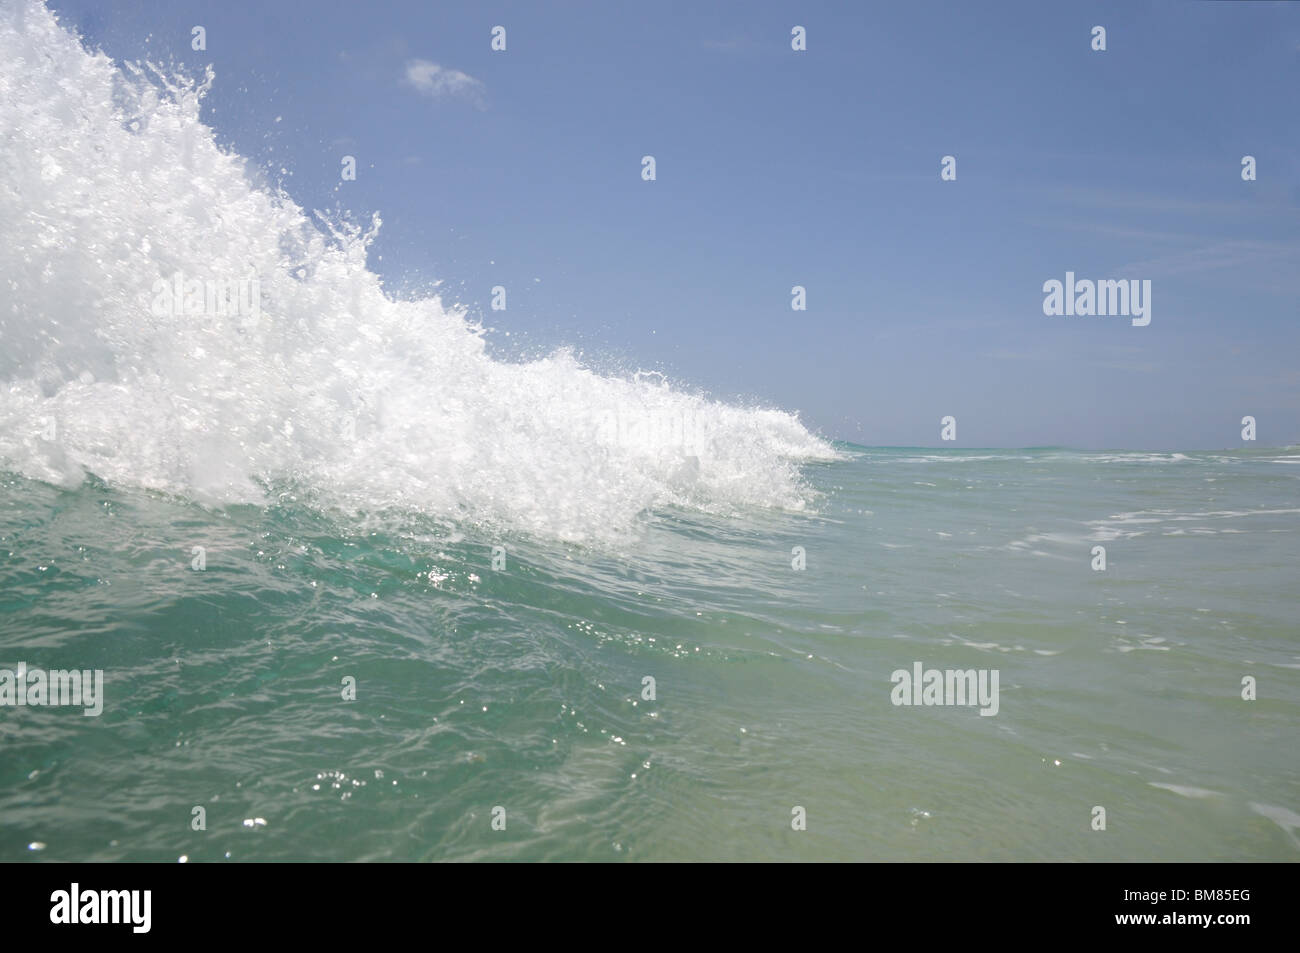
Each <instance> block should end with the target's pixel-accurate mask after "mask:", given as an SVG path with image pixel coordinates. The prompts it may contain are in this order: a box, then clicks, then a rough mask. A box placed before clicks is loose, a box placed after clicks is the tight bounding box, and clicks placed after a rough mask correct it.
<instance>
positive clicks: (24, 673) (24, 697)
mask: <svg viewBox="0 0 1300 953" xmlns="http://www.w3.org/2000/svg"><path fill="white" fill-rule="evenodd" d="M0 706H12V707H15V708H42V707H48V708H62V707H77V708H84V709H85V711H84V712H83V714H84V715H85V716H86V717H87V718H95V717H98V716H99V715H100V714H101V713H102V712H103V710H104V671H103V669H98V668H96V669H85V670H84V671H78V670H77V669H71V670H66V671H65V670H63V669H51V670H49V671H46V670H44V669H39V668H32V669H29V668H28V667H27V663H26V662H19V663H18V665H17V666H16V667H15V668H13V669H7V668H0Z"/></svg>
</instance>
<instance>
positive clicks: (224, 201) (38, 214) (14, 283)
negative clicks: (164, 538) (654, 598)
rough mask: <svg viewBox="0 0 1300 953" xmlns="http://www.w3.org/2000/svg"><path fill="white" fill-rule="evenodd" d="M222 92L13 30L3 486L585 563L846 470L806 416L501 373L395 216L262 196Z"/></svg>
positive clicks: (629, 384) (538, 373) (801, 496)
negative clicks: (315, 518)
mask: <svg viewBox="0 0 1300 953" xmlns="http://www.w3.org/2000/svg"><path fill="white" fill-rule="evenodd" d="M211 82H212V76H211V74H209V75H208V76H207V77H205V79H204V81H202V82H198V81H195V80H194V79H193V78H187V77H184V76H179V77H172V76H166V75H164V74H163V73H162V72H161V71H159V70H157V69H154V68H152V67H148V66H146V67H144V68H140V67H136V66H134V65H130V64H128V65H126V66H124V67H118V66H117V65H115V64H114V63H113V62H112V61H111V60H110V59H109V58H108V57H107V56H105V55H103V54H98V53H92V52H89V51H87V50H86V49H85V48H84V47H83V46H82V44H81V42H80V40H79V39H78V38H77V37H76V36H74V35H73V34H72V33H70V32H68V30H67V29H65V28H64V27H63V26H62V25H61V24H59V23H58V22H57V20H56V18H55V17H54V16H53V15H52V14H51V13H50V11H48V10H47V9H46V8H45V7H44V6H43V5H41V4H39V3H36V2H34V0H16V2H6V3H5V4H4V5H3V9H0V149H2V150H3V153H2V155H3V160H2V163H0V165H2V167H3V169H4V175H3V176H2V177H0V178H2V179H3V181H0V222H3V223H4V225H3V227H4V231H5V242H4V244H3V246H2V247H0V288H3V289H4V291H5V299H6V302H5V306H3V307H2V308H0V340H3V342H4V347H3V348H2V349H0V384H2V385H3V387H2V389H0V465H3V466H5V467H7V468H9V469H12V470H15V471H17V472H18V473H20V474H22V475H23V476H26V477H28V478H34V479H40V480H44V481H47V482H51V483H55V484H57V485H61V486H65V487H73V486H76V485H78V484H80V483H81V482H82V481H83V480H84V479H85V478H86V476H87V474H93V475H94V476H95V477H97V478H99V479H101V480H103V481H105V482H107V483H109V484H113V485H119V486H130V487H141V488H146V489H150V490H158V491H163V492H167V493H173V494H177V495H181V496H185V497H187V498H192V499H196V500H199V501H202V502H204V503H209V504H218V505H219V504H229V503H241V502H262V501H263V500H265V499H266V498H267V496H268V493H269V492H270V491H271V490H272V489H273V488H275V487H277V486H283V485H286V484H287V485H289V486H292V487H295V488H297V489H299V490H301V491H304V492H306V493H307V494H308V495H309V496H310V497H311V498H312V499H313V500H315V501H317V502H318V503H320V504H321V505H322V506H326V507H330V508H337V509H340V510H343V511H346V512H359V511H363V510H369V511H374V510H391V509H397V510H411V511H417V512H420V513H424V514H429V515H432V516H434V517H437V518H446V519H453V520H457V521H461V520H469V521H472V522H476V523H482V524H491V525H494V526H503V527H506V528H509V529H514V530H520V531H524V532H530V533H537V534H540V535H544V536H549V537H554V538H559V539H564V540H570V541H583V540H591V539H595V538H599V537H601V536H605V535H608V534H610V533H619V532H624V531H627V530H629V529H632V528H634V527H635V526H636V524H637V519H638V516H639V515H640V514H642V513H644V512H646V511H647V510H650V509H654V508H659V507H665V506H684V507H689V508H694V509H697V510H704V511H708V512H726V511H728V510H729V509H731V508H735V507H745V506H759V507H774V508H784V509H795V510H798V509H802V508H804V507H806V506H807V504H808V502H809V499H810V497H809V491H808V490H807V488H806V485H805V484H804V482H803V481H802V479H801V477H800V473H799V465H800V463H802V462H805V461H808V460H813V459H831V458H833V457H834V456H835V454H834V451H833V450H832V449H831V448H830V447H829V445H828V444H826V443H825V442H824V441H823V440H821V439H819V438H817V437H815V436H814V435H813V434H811V433H810V432H809V431H808V430H807V429H806V428H805V427H804V426H802V425H801V423H800V422H799V421H798V419H797V418H796V417H795V416H794V415H792V414H788V413H784V412H780V411H776V410H770V409H761V408H747V407H739V406H729V405H725V404H721V403H717V402H714V401H710V400H706V399H704V398H701V397H699V396H695V395H692V394H689V393H685V392H683V391H681V390H678V389H675V388H673V387H671V386H670V385H669V384H667V383H666V382H665V381H664V380H663V379H662V378H661V377H659V376H658V375H653V374H638V375H630V376H627V377H618V376H607V375H602V374H599V373H596V372H594V371H593V370H591V369H589V368H587V367H584V366H583V365H582V364H581V362H580V361H579V360H578V359H577V358H576V357H575V356H574V355H573V354H572V353H571V352H569V351H564V350H562V351H559V352H557V353H554V354H552V355H551V356H549V357H547V358H545V359H543V360H536V361H533V362H531V363H507V362H501V361H497V360H493V359H492V358H491V357H489V355H488V354H487V351H486V343H485V341H484V339H483V336H482V330H481V328H479V327H477V326H476V325H474V324H473V323H472V322H471V321H469V320H467V317H466V314H465V312H464V311H463V310H462V309H458V308H455V307H450V306H447V305H445V304H444V303H443V302H442V301H441V300H440V299H439V298H437V297H428V298H423V299H420V300H402V301H397V300H393V299H392V298H390V297H389V296H387V295H386V294H385V293H384V289H383V286H382V283H381V280H380V278H379V277H378V276H377V275H376V274H374V273H373V272H371V271H369V270H368V269H367V267H366V252H367V248H368V246H369V244H370V243H371V241H373V239H374V236H375V233H376V231H377V229H378V227H379V220H378V217H377V216H376V218H375V220H374V222H373V225H372V226H371V227H370V228H369V229H362V228H360V227H358V226H356V225H351V224H348V223H347V222H338V221H332V220H329V219H327V218H326V217H324V216H321V215H320V214H319V213H317V215H316V216H315V219H313V217H309V216H308V215H307V214H306V213H305V211H304V210H303V209H302V208H301V207H299V206H298V205H297V204H295V203H294V202H293V200H292V199H290V198H289V197H288V196H287V195H285V194H283V192H277V191H275V190H273V189H271V188H268V187H266V186H264V185H260V184H258V183H257V181H256V180H257V174H256V170H252V169H250V168H249V167H248V165H247V163H246V162H245V161H244V160H243V159H242V158H241V157H239V156H237V155H234V154H231V153H230V152H228V151H223V149H222V148H220V147H219V146H218V144H217V143H216V141H215V140H214V137H213V133H212V130H211V129H209V128H208V127H206V126H205V125H204V124H203V123H202V122H201V121H200V118H199V112H200V104H201V101H202V97H203V95H204V93H205V92H206V90H207V88H208V87H209V86H210V85H211ZM318 225H319V227H318ZM178 276H179V278H178ZM177 281H179V282H180V284H179V285H178V284H177V283H176V282H177ZM220 282H224V283H226V284H225V285H222V284H218V283H220ZM173 290H175V291H176V292H179V293H178V294H175V295H173V294H172V291H173ZM241 305H242V308H241Z"/></svg>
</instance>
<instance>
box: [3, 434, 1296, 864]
mask: <svg viewBox="0 0 1300 953" xmlns="http://www.w3.org/2000/svg"><path fill="white" fill-rule="evenodd" d="M841 449H842V450H843V451H844V456H845V459H843V460H840V461H836V462H827V463H818V464H811V465H808V466H806V467H805V476H806V478H807V479H808V481H809V483H810V484H811V487H812V489H813V490H814V491H815V492H814V495H813V499H814V505H813V506H812V507H811V508H810V509H809V510H808V511H806V512H782V511H774V510H770V509H758V508H754V509H749V510H746V509H743V508H741V509H737V510H734V511H731V512H728V513H727V514H725V515H714V516H708V515H702V514H701V513H699V512H695V511H688V510H686V509H682V508H665V509H662V510H659V511H654V512H647V513H645V514H643V516H642V519H641V520H640V523H639V525H638V527H637V529H636V530H635V531H634V532H633V533H632V534H630V535H629V536H627V537H626V538H624V539H622V540H621V541H620V542H618V543H608V544H600V545H577V544H557V543H554V542H548V541H546V540H545V539H541V538H538V537H530V536H528V535H523V534H514V535H512V534H504V535H503V534H499V533H483V532H476V531H475V530H472V529H465V528H464V527H459V528H458V527H457V526H456V525H455V524H448V523H446V522H434V521H426V520H423V519H422V518H421V517H420V516H419V515H417V514H410V513H408V514H405V515H403V516H395V515H393V514H388V515H385V516H382V517H381V516H374V517H372V518H369V519H366V518H358V517H356V516H355V515H353V516H347V517H344V516H341V515H337V514H335V515H331V514H330V513H329V512H328V511H327V510H323V509H321V508H319V507H316V506H313V505H311V504H309V503H307V502H304V501H301V500H298V499H296V498H295V496H296V494H295V493H294V491H293V490H292V489H289V488H272V502H270V503H268V504H267V505H260V506H253V505H247V506H239V505H236V506H227V507H204V506H200V505H197V504H195V503H192V502H189V501H187V500H185V499H183V498H178V497H174V496H168V495H163V494H158V493H153V492H148V491H143V490H124V489H116V488H111V487H109V486H106V485H104V484H103V483H101V482H99V481H98V480H95V479H94V478H91V479H90V480H88V481H87V482H86V483H84V484H83V485H82V486H80V487H79V488H76V489H73V490H68V489H60V488H56V487H54V486H51V485H48V484H45V483H42V482H38V481H33V480H30V479H25V478H21V477H18V476H15V475H13V474H9V475H7V476H5V477H4V479H3V482H2V483H0V665H3V666H5V667H9V668H12V667H13V665H14V664H16V663H17V662H19V661H24V662H26V663H27V665H28V666H29V667H31V668H44V669H56V668H79V669H96V668H97V669H102V670H103V671H104V673H105V696H106V697H105V702H104V709H103V713H102V715H100V716H99V717H97V718H96V717H84V716H83V715H82V714H81V711H80V710H78V709H72V708H53V707H47V708H31V707H28V708H13V707H10V708H4V709H0V859H2V860H7V861H12V860H20V859H30V860H96V861H110V860H112V861H116V860H126V861H175V860H177V859H179V858H182V857H184V858H187V859H188V860H189V861H190V862H202V861H217V862H221V861H271V860H310V861H379V860H382V861H469V860H512V861H536V860H565V861H580V860H586V861H592V860H594V861H685V860H738V861H739V860H744V861H772V860H886V861H901V860H927V861H943V860H993V861H1004V860H1080V861H1084V860H1090V861H1138V860H1143V861H1252V860H1280V861H1292V860H1296V859H1298V858H1300V841H1298V840H1297V833H1298V831H1297V825H1298V824H1300V815H1297V813H1296V811H1297V809H1298V808H1300V759H1298V758H1297V745H1296V738H1297V730H1298V729H1300V642H1298V640H1297V634H1296V621H1295V610H1296V606H1297V599H1296V557H1297V555H1298V554H1300V535H1298V534H1300V502H1298V500H1297V490H1298V489H1300V483H1298V482H1297V480H1298V478H1300V451H1294V450H1292V451H1287V450H1281V451H1278V450H1260V451H1231V452H1216V453H1187V454H1168V453H1161V454H1155V453H1152V454H1146V453H1130V452H1114V453H1095V452H1092V453H1090V452H1071V451H1064V450H1055V449H1051V450H1029V451H997V450H983V451H982V450H973V451H965V450H945V451H935V450H907V449H905V450H886V449H864V448H858V447H841ZM1098 545H1100V546H1104V547H1105V550H1106V560H1107V562H1106V568H1105V570H1104V571H1097V570H1094V569H1093V568H1092V566H1093V562H1094V556H1093V554H1092V550H1093V547H1094V546H1098ZM195 546H202V547H204V551H205V558H206V568H204V569H202V570H197V569H195V568H193V566H194V556H193V547H195ZM494 546H498V547H501V549H500V550H498V551H497V553H498V564H497V565H498V568H496V569H494V568H493V547H494ZM795 547H802V548H803V553H804V568H803V569H797V568H795V564H797V562H798V557H797V555H796V554H795ZM502 552H503V554H504V560H505V561H504V565H502V564H501V563H500V556H501V555H502ZM916 662H920V663H922V664H923V665H924V667H926V668H932V667H933V668H939V669H985V670H997V671H998V672H999V674H1000V703H999V706H998V711H997V714H996V715H993V716H991V717H989V716H981V715H980V714H979V711H978V709H977V708H974V707H970V706H964V707H961V706H920V707H916V706H901V705H895V704H893V703H892V701H891V690H892V688H893V685H892V683H891V680H890V679H891V673H892V672H894V671H896V670H899V669H905V670H910V669H911V668H912V666H913V664H914V663H916ZM1245 676H1251V677H1253V678H1254V679H1255V680H1256V683H1257V698H1256V699H1255V700H1243V698H1242V692H1243V689H1242V679H1243V677H1245ZM348 677H350V678H352V679H355V699H354V700H345V698H344V697H343V696H344V694H345V688H346V685H345V683H344V679H345V678H348ZM647 677H649V678H653V680H654V681H653V686H654V691H653V692H652V693H651V692H649V690H648V685H649V683H647V682H646V681H645V679H646V678H647ZM650 694H653V696H654V697H653V699H650V698H648V697H646V696H647V695H650ZM1098 806H1100V807H1103V808H1104V809H1105V819H1106V824H1105V829H1104V830H1094V829H1093V827H1094V820H1093V818H1094V808H1095V807H1098ZM196 807H202V808H203V809H204V812H205V814H206V818H205V819H206V829H205V830H195V829H193V826H194V823H193V819H194V817H195V811H194V809H195V808H196ZM796 808H802V809H803V816H805V817H806V829H802V830H796V829H795V827H796V826H797V825H796V824H795V813H794V812H795V809H796ZM494 809H500V810H497V811H496V812H495V816H496V818H497V824H496V825H494V824H493V819H494ZM498 828H503V829H498ZM33 845H37V846H33Z"/></svg>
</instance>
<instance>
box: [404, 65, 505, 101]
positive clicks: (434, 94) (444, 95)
mask: <svg viewBox="0 0 1300 953" xmlns="http://www.w3.org/2000/svg"><path fill="white" fill-rule="evenodd" d="M402 82H403V84H405V85H407V86H410V87H411V88H412V89H414V90H415V91H416V92H418V93H421V94H423V95H425V96H428V97H429V98H430V99H437V100H442V99H464V100H467V101H468V102H470V103H473V104H474V105H475V106H477V107H478V108H479V109H484V108H486V105H485V104H486V100H485V94H486V92H487V87H486V86H484V85H483V83H482V81H480V80H477V79H475V78H474V77H473V76H470V75H469V74H468V73H462V72H461V71H460V70H458V69H448V68H447V67H445V66H439V65H438V64H437V63H433V62H430V61H429V60H408V61H407V63H406V75H405V76H404V77H403V79H402Z"/></svg>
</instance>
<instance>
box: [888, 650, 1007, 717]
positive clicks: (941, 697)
mask: <svg viewBox="0 0 1300 953" xmlns="http://www.w3.org/2000/svg"><path fill="white" fill-rule="evenodd" d="M998 678H999V673H998V670H997V669H996V668H995V669H987V668H981V669H973V668H968V669H965V670H961V669H951V668H950V669H946V670H940V669H937V668H930V669H927V668H925V667H924V666H923V665H922V664H921V663H920V662H913V663H912V670H911V671H910V672H909V671H908V670H907V669H905V668H900V669H898V670H897V671H895V672H894V673H893V674H892V675H890V676H889V680H890V681H891V682H892V683H893V685H894V687H893V689H891V690H890V693H889V700H890V701H891V702H893V703H894V704H895V705H927V706H928V705H979V708H980V714H981V715H988V716H991V715H996V714H997V713H998V707H999V706H998Z"/></svg>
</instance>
